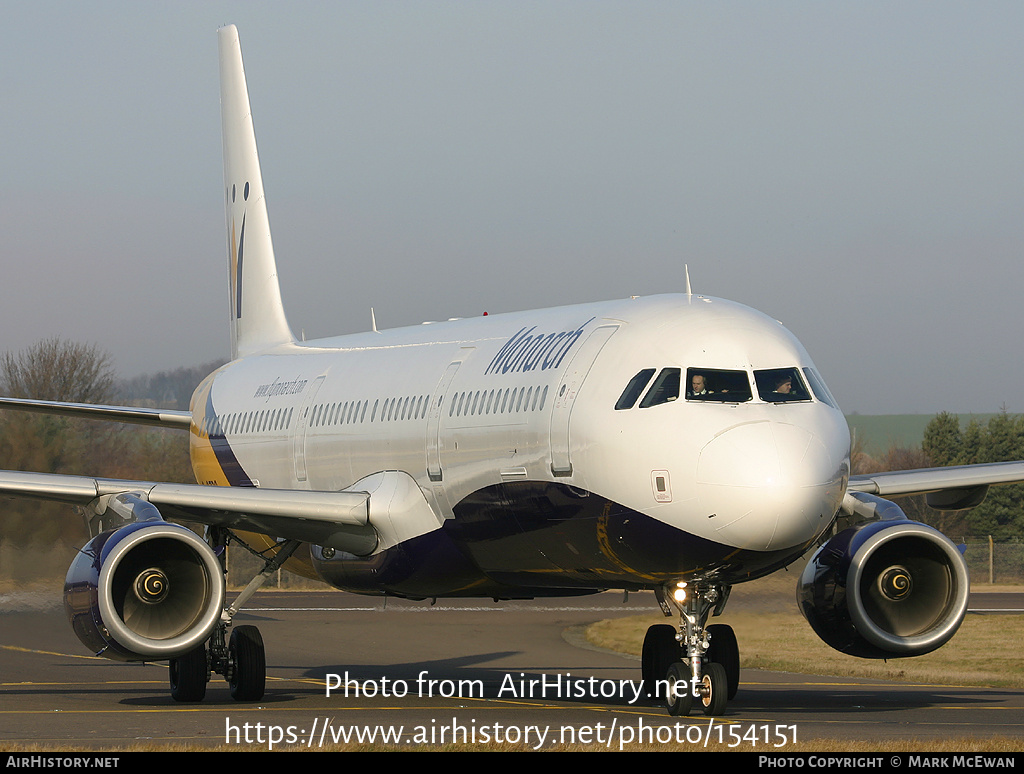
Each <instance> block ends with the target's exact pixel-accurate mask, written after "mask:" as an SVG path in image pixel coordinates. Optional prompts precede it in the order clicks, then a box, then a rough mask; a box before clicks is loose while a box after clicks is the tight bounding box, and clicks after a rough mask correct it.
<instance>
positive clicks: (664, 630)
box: [640, 624, 682, 698]
mask: <svg viewBox="0 0 1024 774" xmlns="http://www.w3.org/2000/svg"><path fill="white" fill-rule="evenodd" d="M680 658H682V650H681V649H680V647H679V642H678V641H676V629H675V627H674V626H669V625H668V624H655V625H654V626H652V627H650V628H649V629H648V630H647V634H646V635H645V636H644V649H643V655H642V656H641V660H640V664H641V675H642V677H643V681H644V691H645V692H646V693H647V696H648V698H660V696H661V694H662V693H663V692H662V690H661V688H662V687H663V686H661V685H659V681H661V680H664V679H665V675H666V674H667V673H668V668H669V667H670V666H671V665H672V664H674V663H675V662H677V661H679V659H680Z"/></svg>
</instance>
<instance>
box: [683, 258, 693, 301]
mask: <svg viewBox="0 0 1024 774" xmlns="http://www.w3.org/2000/svg"><path fill="white" fill-rule="evenodd" d="M683 271H685V272H686V297H687V298H689V297H690V296H692V295H693V291H692V290H690V266H689V264H685V263H684V264H683Z"/></svg>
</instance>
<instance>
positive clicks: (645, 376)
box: [615, 368, 654, 411]
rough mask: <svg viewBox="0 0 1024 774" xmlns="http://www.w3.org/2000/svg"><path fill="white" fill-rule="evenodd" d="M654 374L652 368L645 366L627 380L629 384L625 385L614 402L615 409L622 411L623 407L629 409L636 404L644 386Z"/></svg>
mask: <svg viewBox="0 0 1024 774" xmlns="http://www.w3.org/2000/svg"><path fill="white" fill-rule="evenodd" d="M652 376H654V369H653V368H645V369H644V370H643V371H641V372H640V373H638V374H637V375H636V376H634V377H633V378H632V379H630V380H629V384H627V385H626V389H624V390H623V391H622V395H620V396H619V399H618V400H617V401H616V402H615V410H616V411H623V410H625V409H631V408H633V406H635V405H636V402H637V400H638V399H639V398H640V393H642V392H643V391H644V387H646V386H647V383H648V382H649V381H651V377H652Z"/></svg>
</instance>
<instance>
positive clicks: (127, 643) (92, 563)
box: [64, 521, 224, 661]
mask: <svg viewBox="0 0 1024 774" xmlns="http://www.w3.org/2000/svg"><path fill="white" fill-rule="evenodd" d="M223 607H224V573H223V570H222V569H221V564H220V561H219V559H218V558H217V556H216V555H215V554H214V552H213V549H211V548H210V546H209V545H207V544H206V542H204V541H203V540H202V539H201V538H200V537H199V536H198V535H196V534H195V533H194V532H192V531H191V530H189V529H186V528H185V527H182V526H179V525H177V524H171V523H168V522H164V521H147V522H139V523H135V524H128V525H127V526H124V527H121V528H120V529H113V530H108V531H106V532H102V533H100V534H99V535H97V536H96V537H94V538H93V539H92V540H91V541H89V543H88V545H86V546H85V548H83V549H82V550H81V551H80V552H79V554H78V557H77V558H76V559H75V561H74V562H72V564H71V567H70V569H69V570H68V575H67V580H66V582H65V585H64V608H65V610H66V611H67V614H68V619H69V620H70V622H71V627H72V628H73V629H74V630H75V634H77V635H78V638H79V639H80V640H81V641H82V642H83V643H84V644H85V645H86V647H88V648H89V649H90V650H92V652H93V653H96V654H97V655H102V656H106V657H107V658H112V659H116V660H118V661H160V660H164V659H170V658H176V657H178V656H181V655H183V654H185V653H187V652H189V651H191V650H193V649H194V648H196V647H197V646H199V645H201V644H202V643H203V642H205V641H206V639H207V638H208V637H209V636H210V633H211V632H212V631H213V628H214V626H215V625H216V624H217V621H218V620H219V619H220V614H221V610H222V609H223Z"/></svg>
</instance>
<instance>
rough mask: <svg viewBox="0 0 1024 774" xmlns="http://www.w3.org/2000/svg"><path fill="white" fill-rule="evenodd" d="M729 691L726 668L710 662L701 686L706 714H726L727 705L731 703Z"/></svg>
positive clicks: (705, 667)
mask: <svg viewBox="0 0 1024 774" xmlns="http://www.w3.org/2000/svg"><path fill="white" fill-rule="evenodd" d="M728 691H729V686H728V678H727V677H726V675H725V667H723V666H722V665H721V664H716V663H715V662H714V661H709V662H708V663H707V664H705V666H704V676H703V677H702V678H701V685H700V694H701V697H700V702H701V704H702V705H703V707H704V714H705V715H712V716H713V715H721V714H722V713H723V712H725V705H726V703H727V702H728V701H729V694H728Z"/></svg>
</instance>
